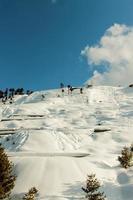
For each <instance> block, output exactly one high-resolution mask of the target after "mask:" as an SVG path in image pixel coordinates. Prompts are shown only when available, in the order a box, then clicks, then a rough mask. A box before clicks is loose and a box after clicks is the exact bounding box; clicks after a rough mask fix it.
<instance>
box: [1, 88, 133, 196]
mask: <svg viewBox="0 0 133 200" xmlns="http://www.w3.org/2000/svg"><path fill="white" fill-rule="evenodd" d="M0 120H1V121H0V144H1V145H2V146H3V147H4V148H5V149H6V152H7V154H8V156H9V159H10V160H12V162H13V163H14V171H15V174H16V175H17V178H16V181H15V187H14V189H13V191H12V195H14V197H16V199H19V198H20V197H21V196H23V195H24V194H25V193H27V191H28V190H29V189H30V188H32V187H36V188H37V189H38V196H37V198H36V199H38V200H75V199H77V200H79V199H85V193H84V191H83V190H82V187H84V186H85V183H86V177H87V174H91V173H93V174H96V176H97V178H98V180H99V181H100V183H101V185H102V187H101V190H102V191H104V193H105V195H106V198H107V199H108V200H133V167H130V168H128V169H124V168H122V167H121V166H120V163H119V161H118V156H119V155H120V154H121V150H122V149H123V147H125V146H127V147H129V146H130V145H131V144H132V143H133V87H127V88H123V87H111V86H93V87H90V88H85V87H84V88H83V93H80V88H76V89H75V90H73V91H72V93H69V94H68V91H67V88H64V91H63V92H62V91H61V89H57V90H48V91H38V92H34V93H32V94H30V95H16V96H15V97H14V102H13V103H12V104H10V103H7V104H3V103H2V102H1V103H0Z"/></svg>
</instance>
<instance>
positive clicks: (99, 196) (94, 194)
mask: <svg viewBox="0 0 133 200" xmlns="http://www.w3.org/2000/svg"><path fill="white" fill-rule="evenodd" d="M99 188H100V182H99V181H98V180H97V178H96V176H95V174H91V175H88V176H87V181H86V187H85V188H82V190H83V191H84V192H85V193H86V196H85V197H86V199H88V200H105V195H104V193H103V192H100V191H98V189H99Z"/></svg>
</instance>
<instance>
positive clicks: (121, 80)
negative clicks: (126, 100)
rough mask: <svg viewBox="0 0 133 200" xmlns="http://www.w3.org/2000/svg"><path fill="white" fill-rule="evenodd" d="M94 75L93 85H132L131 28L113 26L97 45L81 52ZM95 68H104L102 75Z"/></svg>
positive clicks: (132, 32) (132, 29)
mask: <svg viewBox="0 0 133 200" xmlns="http://www.w3.org/2000/svg"><path fill="white" fill-rule="evenodd" d="M81 55H84V56H85V57H86V58H87V60H88V64H89V65H91V66H93V69H94V73H93V76H92V77H91V79H89V82H90V81H93V83H94V84H95V85H128V84H130V83H133V27H129V26H126V25H120V24H114V25H113V26H111V27H110V28H109V29H107V30H106V32H105V34H104V35H103V37H102V38H101V39H100V41H99V43H98V44H97V45H95V46H90V47H89V46H86V47H85V48H84V50H82V51H81ZM95 66H99V68H101V67H102V66H106V69H107V70H106V71H105V72H103V73H100V72H98V70H95Z"/></svg>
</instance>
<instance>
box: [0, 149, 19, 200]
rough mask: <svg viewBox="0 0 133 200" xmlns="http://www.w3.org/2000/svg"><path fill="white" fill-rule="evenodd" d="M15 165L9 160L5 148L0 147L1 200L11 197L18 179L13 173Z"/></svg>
mask: <svg viewBox="0 0 133 200" xmlns="http://www.w3.org/2000/svg"><path fill="white" fill-rule="evenodd" d="M12 170H13V164H12V162H11V161H9V160H8V156H7V154H6V153H5V151H4V148H2V147H1V146H0V199H5V198H7V197H9V195H10V193H11V190H12V189H13V188H14V182H15V179H16V177H15V176H14V175H13V173H12Z"/></svg>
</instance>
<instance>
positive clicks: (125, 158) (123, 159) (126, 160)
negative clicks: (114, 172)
mask: <svg viewBox="0 0 133 200" xmlns="http://www.w3.org/2000/svg"><path fill="white" fill-rule="evenodd" d="M132 158H133V152H132V148H128V147H124V148H123V149H122V151H121V156H118V160H119V162H120V164H121V166H122V167H124V168H128V167H130V166H131V161H132Z"/></svg>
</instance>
